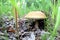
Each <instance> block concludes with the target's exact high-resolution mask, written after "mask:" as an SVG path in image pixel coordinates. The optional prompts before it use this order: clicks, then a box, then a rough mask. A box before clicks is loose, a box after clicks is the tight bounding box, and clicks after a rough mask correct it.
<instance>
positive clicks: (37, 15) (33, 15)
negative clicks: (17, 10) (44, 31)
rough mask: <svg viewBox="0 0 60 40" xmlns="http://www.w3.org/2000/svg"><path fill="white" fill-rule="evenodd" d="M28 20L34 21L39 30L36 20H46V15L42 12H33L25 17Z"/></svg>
mask: <svg viewBox="0 0 60 40" xmlns="http://www.w3.org/2000/svg"><path fill="white" fill-rule="evenodd" d="M25 18H26V19H33V20H35V22H36V23H35V27H36V26H37V28H38V21H36V20H40V19H46V18H47V17H46V15H45V13H43V12H41V11H32V12H29V13H28V14H27V15H26V16H25Z"/></svg>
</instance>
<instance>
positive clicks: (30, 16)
mask: <svg viewBox="0 0 60 40" xmlns="http://www.w3.org/2000/svg"><path fill="white" fill-rule="evenodd" d="M25 18H28V19H45V18H46V15H45V14H44V13H43V12H41V11H32V12H29V13H28V14H27V15H26V16H25Z"/></svg>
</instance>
